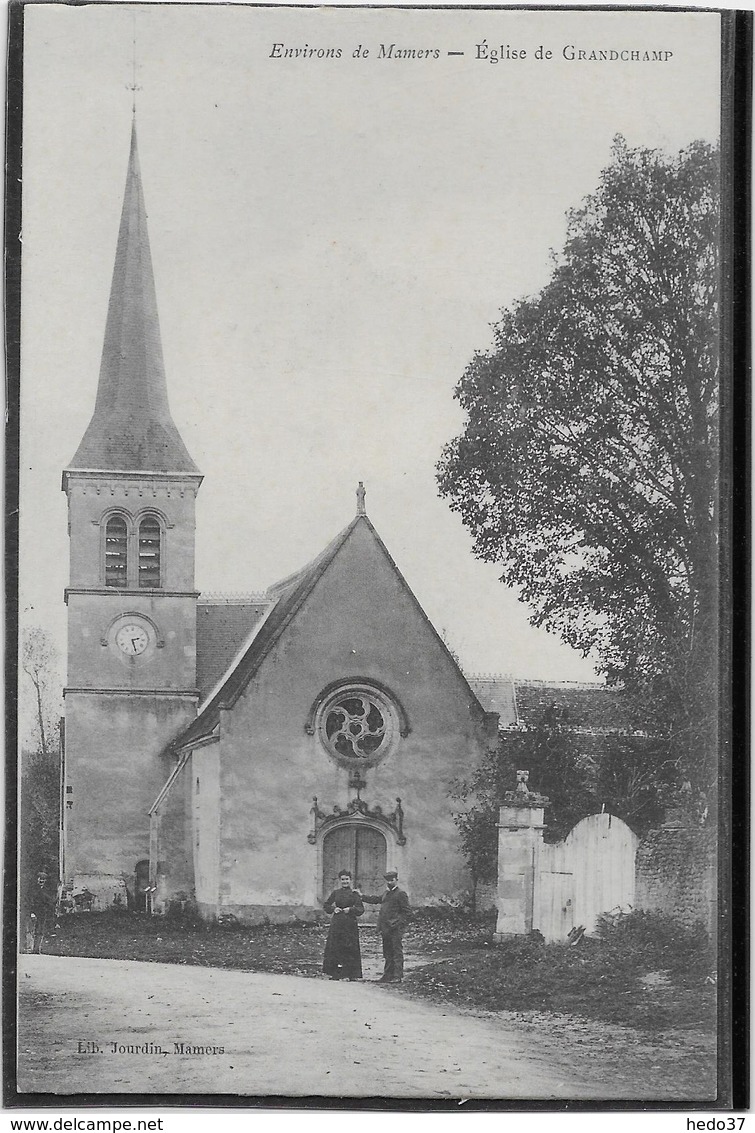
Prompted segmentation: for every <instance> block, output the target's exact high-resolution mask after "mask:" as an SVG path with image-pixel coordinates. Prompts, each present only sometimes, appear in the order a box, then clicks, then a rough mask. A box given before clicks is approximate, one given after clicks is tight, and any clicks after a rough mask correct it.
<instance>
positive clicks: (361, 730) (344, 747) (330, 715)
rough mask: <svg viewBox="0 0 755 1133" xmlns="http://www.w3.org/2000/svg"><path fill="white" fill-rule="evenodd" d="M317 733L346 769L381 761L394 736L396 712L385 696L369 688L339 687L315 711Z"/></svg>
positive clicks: (391, 746)
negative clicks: (316, 711)
mask: <svg viewBox="0 0 755 1133" xmlns="http://www.w3.org/2000/svg"><path fill="white" fill-rule="evenodd" d="M317 731H318V733H319V736H320V739H321V741H322V743H323V745H324V746H325V748H326V749H327V751H328V752H329V754H330V755H331V756H332V757H333V758H334V759H336V760H337V761H338V762H339V763H343V764H345V765H346V766H348V767H357V766H360V767H364V766H370V765H372V764H375V763H377V762H379V760H381V759H383V758H384V757H385V756H386V755H387V754H388V752H389V751H390V750H392V748H393V746H394V743H395V741H396V739H397V737H398V721H397V716H396V710H395V708H394V706H393V705H392V703H391V702H390V700H389V699H388V697H387V696H386V695H385V694H384V693H383V692H382V691H379V690H378V689H374V688H369V687H364V688H362V687H355V686H354V685H351V686H350V687H348V688H343V687H342V688H341V689H339V690H338V691H337V692H335V693H334V694H333V695H331V696H330V697H328V699H327V700H326V701H325V703H324V704H322V705H321V707H320V710H319V712H318V722H317Z"/></svg>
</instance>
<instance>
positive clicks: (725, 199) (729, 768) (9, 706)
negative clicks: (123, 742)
mask: <svg viewBox="0 0 755 1133" xmlns="http://www.w3.org/2000/svg"><path fill="white" fill-rule="evenodd" d="M92 2H93V3H96V4H110V5H111V6H112V0H10V3H9V5H8V51H7V103H6V172H5V214H4V215H5V233H4V235H5V349H6V430H5V445H6V450H5V451H6V458H5V599H6V610H5V633H6V639H5V689H6V727H5V741H6V766H5V812H6V813H5V819H6V825H5V840H4V849H5V872H4V878H3V899H4V909H5V916H4V919H3V925H2V941H3V982H2V990H3V1051H2V1069H3V1105H4V1107H6V1108H8V1109H24V1110H34V1109H45V1108H54V1109H67V1110H70V1109H77V1108H79V1109H83V1108H87V1107H88V1108H97V1109H107V1108H115V1107H122V1108H131V1109H140V1110H145V1109H146V1110H154V1109H162V1108H167V1109H172V1110H176V1109H179V1110H180V1109H183V1108H193V1109H201V1108H207V1109H212V1110H216V1109H221V1108H224V1109H277V1110H292V1109H293V1110H299V1109H305V1110H312V1109H318V1110H350V1111H354V1112H359V1111H368V1110H369V1111H396V1110H401V1111H411V1112H419V1113H422V1112H425V1113H434V1112H443V1111H446V1112H448V1111H451V1112H459V1099H454V1098H449V1099H437V1100H436V1099H427V1100H417V1099H414V1098H412V1099H408V1098H400V1097H396V1098H386V1097H361V1098H324V1097H319V1096H306V1097H304V1096H302V1097H284V1096H278V1095H270V1096H253V1097H247V1096H243V1095H237V1094H210V1095H205V1094H190V1095H189V1094H134V1093H128V1094H66V1095H59V1094H50V1093H24V1094H19V1093H18V1092H17V1090H16V1080H17V1079H16V1071H17V1065H16V1040H17V1023H16V991H17V988H16V968H17V965H16V955H17V922H16V915H15V910H16V907H17V905H16V901H17V876H16V869H15V862H16V846H17V771H18V766H17V731H18V729H17V706H18V700H17V697H18V667H17V656H18V654H17V647H18V548H19V543H18V513H19V417H20V325H21V232H22V226H21V222H22V215H21V190H22V183H21V177H22V153H23V50H24V9H25V6H26V4H27V3H35V4H37V3H65V4H67V5H68V6H79V5H82V4H85V3H92ZM189 3H190V6H195V7H209V6H210V5H209V4H202V3H201V2H200V3H196V4H193V3H191V2H190V0H189ZM144 6H149V7H167V6H168V5H167V4H163V3H159V2H158V3H154V4H153V3H149V4H148V5H144ZM187 6H188V5H187ZM212 6H224V5H212ZM228 6H230V5H228ZM233 6H234V7H235V6H242V7H248V8H257V7H259V8H268V7H271V6H272V5H269V4H261V3H259V4H258V3H246V4H242V5H235V4H234V5H233ZM276 6H278V5H276ZM279 6H280V7H286V8H317V7H320V5H318V4H303V3H288V4H282V5H279ZM343 7H344V8H345V9H346V10H349V9H358V8H362V7H370V8H380V7H387V6H386V5H381V4H364V5H360V4H351V5H343ZM391 7H396V8H398V9H413V10H428V11H433V10H438V9H439V10H448V9H462V8H466V7H467V6H466V5H460V4H433V5H422V4H401V5H395V6H394V5H392V6H391ZM473 7H474V8H475V10H480V11H486V10H493V11H500V10H512V11H544V12H548V11H551V12H559V13H560V12H567V11H590V12H603V11H639V12H649V11H661V12H679V13H684V12H718V13H720V15H721V25H722V28H721V32H722V37H721V61H722V119H721V125H722V219H723V230H722V251H723V269H722V294H723V304H722V308H723V313H722V326H721V343H722V349H721V363H722V382H721V384H722V426H723V428H722V446H721V447H722V458H721V480H720V482H721V486H722V512H721V515H722V519H721V530H722V540H721V542H722V553H721V590H720V594H721V604H720V612H721V640H720V657H721V666H720V668H721V693H722V696H721V706H722V708H721V736H722V752H723V751H725V752H727V754H728V756H729V758H728V759H727V760H723V761H722V769H721V804H722V805H721V818H720V823H719V927H720V939H719V976H720V982H719V1020H718V1028H719V1070H718V1098H717V1100H716V1102H714V1103H707V1104H705V1105H703V1104H702V1103H697V1102H694V1101H692V1102H690V1101H685V1102H673V1101H672V1102H660V1101H659V1102H657V1103H656V1102H646V1101H642V1102H640V1101H638V1100H637V1099H627V1100H610V1101H606V1102H599V1101H597V1102H596V1101H580V1100H576V1099H575V1100H573V1101H571V1100H570V1101H563V1102H550V1101H526V1100H521V1101H515V1100H506V1099H479V1100H474V1099H469V1100H466V1101H465V1104H464V1111H465V1112H498V1111H510V1112H550V1113H563V1112H586V1113H589V1112H610V1111H622V1110H625V1111H627V1110H628V1111H645V1112H649V1111H659V1112H662V1111H665V1112H674V1111H681V1112H694V1111H703V1112H707V1111H718V1110H724V1111H731V1110H735V1111H737V1110H739V1111H741V1110H746V1109H747V1108H748V1106H749V1050H750V1042H749V911H748V902H749V876H748V872H747V864H748V862H749V852H750V826H749V818H750V815H749V800H750V766H749V756H750V737H749V722H750V688H749V682H750V654H749V648H750V640H751V635H750V629H751V612H750V599H751V591H750V574H749V571H750V546H751V544H750V503H751V480H750V452H751V449H750V442H751V428H750V412H751V408H752V404H751V387H750V377H751V344H750V332H751V305H750V304H751V295H752V288H751V281H750V268H751V247H750V218H751V195H752V189H751V183H750V177H751V174H752V162H751V136H752V48H753V13H752V12H750V11H729V10H721V9H718V8H696V7H687V6H680V7H673V8H669V7H662V6H658V5H637V6H634V5H631V4H605V5H599V6H597V5H596V6H593V5H584V4H582V5H580V4H574V5H569V6H564V7H549V6H548V5H547V4H511V5H507V4H475V5H473Z"/></svg>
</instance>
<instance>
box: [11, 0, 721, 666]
mask: <svg viewBox="0 0 755 1133" xmlns="http://www.w3.org/2000/svg"><path fill="white" fill-rule="evenodd" d="M25 17H26V20H25V43H24V154H23V187H22V202H23V241H22V246H23V254H22V271H23V284H22V326H21V334H22V344H21V500H20V532H21V550H20V573H21V593H20V611H21V621H22V626H23V625H41V626H43V627H45V628H46V629H47V630H49V632H50V633H51V635H52V636H53V638H54V640H55V641H56V642H57V643H58V646H59V648H60V650H61V654H63V653H64V648H65V605H64V603H63V591H64V588H65V586H66V584H67V575H68V545H67V544H68V538H67V530H66V501H65V496H64V495H63V493H62V492H61V490H60V482H61V472H62V469H63V468H64V467H66V465H67V463H68V462H69V461H70V459H71V458H72V456H73V454H74V452H75V450H76V448H77V446H78V443H79V441H80V439H81V437H82V435H83V432H84V430H85V428H86V425H87V424H88V422H89V419H90V417H91V414H92V410H93V407H94V399H95V394H96V388H97V379H98V375H99V364H100V354H101V350H102V340H103V334H104V328H105V316H106V310H107V302H108V294H109V287H110V279H111V275H112V269H113V259H114V253H115V244H116V237H117V231H118V223H119V219H120V209H121V202H122V196H123V189H124V184H125V176H126V166H127V161H128V149H129V136H130V129H131V115H132V106H131V103H132V97H133V92H132V91H131V90H129V89H128V88H129V86H131V85H133V82H134V79H133V59H134V48H133V40H134V32H135V36H136V85H137V87H138V90H137V91H136V94H135V97H136V108H137V109H136V116H137V128H138V136H139V152H140V161H141V169H142V178H143V185H144V193H145V199H146V205H147V212H148V218H149V230H150V242H151V248H152V258H153V265H154V272H155V280H156V288H157V299H158V307H159V312H160V324H161V330H162V339H163V351H164V356H165V364H166V373H167V380H168V393H169V398H170V404H171V410H172V413H173V417H174V420H175V422H176V424H177V426H178V428H179V431H180V433H181V435H182V437H183V439H184V441H185V443H186V446H187V448H188V450H189V452H190V453H191V455H192V457H193V458H194V460H195V462H196V463H197V465H198V466H199V468H200V470H201V471H202V472H203V474H204V477H205V479H204V482H203V484H202V487H201V489H200V492H199V496H198V500H197V575H196V582H197V587H198V588H199V589H200V590H204V591H243V592H248V591H260V590H264V589H265V588H266V587H267V586H269V585H270V584H271V583H273V582H274V581H276V580H277V579H279V578H282V577H284V576H286V575H287V574H289V573H291V572H292V571H294V570H296V569H298V568H299V567H300V566H302V565H304V564H305V563H306V562H308V561H309V560H310V559H311V558H313V557H314V556H315V555H316V554H318V553H319V551H320V550H321V549H322V548H323V547H324V546H325V544H326V543H327V542H329V540H330V539H331V538H332V537H333V536H334V535H335V534H336V533H337V532H338V531H339V530H340V529H341V528H343V527H344V526H345V525H346V524H347V523H348V522H349V521H350V519H351V518H352V516H353V514H354V512H355V508H356V501H355V494H354V493H355V489H356V487H357V483H358V481H359V480H363V481H364V483H365V486H366V488H367V499H366V503H367V512H368V514H369V516H370V518H371V519H372V521H373V523H374V524H375V526H376V528H377V530H378V531H379V533H380V535H381V536H382V538H383V540H384V541H385V543H386V544H387V546H388V549H389V550H390V552H391V554H392V556H393V558H394V559H395V561H396V563H397V565H398V567H399V569H400V570H401V571H402V573H403V574H404V576H405V578H406V579H407V581H408V583H409V585H410V586H411V587H412V589H413V590H414V592H415V594H416V595H417V597H418V599H419V601H420V603H421V604H422V606H423V607H424V609H425V611H426V612H427V614H428V615H429V617H430V619H431V621H432V622H433V623H434V625H435V626H436V628H437V629H438V630H439V631H440V632H442V633H444V635H445V636H446V638H447V640H448V642H449V644H450V645H451V647H452V648H453V649H454V650H455V651H456V653H457V654H458V655H459V657H460V660H461V662H462V665H463V667H464V668H465V670H466V671H467V672H468V673H483V672H487V673H491V672H496V673H513V674H514V675H518V676H526V677H530V678H543V679H550V680H585V679H592V678H593V677H594V668H593V664H592V661H591V659H589V658H588V659H585V658H582V657H581V656H580V655H579V654H577V653H575V652H574V651H573V650H571V649H570V648H568V647H567V646H566V645H565V644H563V643H562V642H561V641H560V640H559V639H558V638H557V637H555V636H553V635H550V634H548V633H546V632H545V631H544V630H538V629H535V628H533V627H532V626H531V625H530V624H529V620H528V619H529V616H530V611H528V609H527V608H526V606H524V605H523V604H522V603H521V602H520V601H519V600H518V598H517V595H516V593H515V592H513V591H511V590H510V589H507V588H506V587H504V586H503V585H502V584H501V583H500V581H499V575H500V569H498V568H496V565H495V564H486V563H482V562H479V561H477V560H476V559H475V558H474V556H473V554H472V540H471V537H470V535H469V534H468V533H467V532H466V531H465V529H464V527H463V526H462V523H461V520H460V519H459V517H458V515H457V514H455V513H454V512H452V511H451V510H450V508H449V506H448V503H447V502H446V501H445V500H443V499H441V498H440V497H439V496H438V492H437V485H436V481H435V465H436V462H437V460H438V458H439V456H440V454H441V451H442V448H443V445H444V444H445V443H446V442H447V441H448V440H450V439H451V438H453V437H454V436H455V435H456V434H458V433H459V432H460V430H461V429H462V428H463V424H464V418H463V414H462V412H461V410H460V409H459V406H458V404H457V403H456V402H455V401H454V398H453V390H454V386H455V385H456V383H457V382H458V380H459V379H460V377H461V376H462V374H463V372H464V370H465V367H466V365H467V363H468V362H469V360H470V359H471V357H472V356H473V354H474V353H475V351H477V350H485V349H487V348H489V346H490V345H491V343H492V329H491V327H492V325H493V324H494V323H495V322H496V320H497V318H498V317H499V312H500V310H501V309H502V308H503V307H505V306H507V305H509V304H511V303H512V302H513V301H515V300H516V299H517V298H519V297H521V296H524V295H531V294H535V293H536V292H537V291H538V290H539V289H540V288H542V286H543V285H544V284H545V283H546V282H547V280H548V277H549V273H550V270H551V259H550V253H551V249H558V248H560V247H561V246H562V245H563V241H564V236H565V231H566V213H567V210H568V209H569V208H571V207H574V206H575V205H577V204H578V203H579V202H580V200H581V199H582V198H583V197H584V196H585V195H586V194H588V193H590V192H591V191H593V190H594V189H595V187H596V185H597V182H598V178H599V175H600V171H601V169H602V168H604V167H605V166H606V165H607V164H608V162H609V159H610V149H611V143H612V139H613V138H614V136H615V135H616V134H617V133H621V134H623V135H624V136H625V137H626V139H627V141H628V143H629V144H630V145H631V146H634V145H642V146H651V147H662V148H664V149H666V150H668V151H670V152H673V151H676V150H678V149H680V148H682V147H683V146H685V145H687V144H689V142H691V141H692V140H693V139H696V138H703V139H706V140H708V141H713V140H715V139H716V138H717V137H718V130H719V113H720V97H719V94H720V79H719V17H718V16H717V15H716V14H715V13H701V12H685V13H679V12H659V11H655V12H641V11H630V12H596V11H587V12H565V11H550V12H544V11H510V10H509V11H483V10H479V11H474V10H469V9H467V10H464V9H462V10H418V11H408V10H398V9H374V8H373V9H366V8H365V9H348V10H347V9H343V8H330V9H296V8H283V7H272V8H247V7H243V6H234V5H223V6H212V5H208V6H202V5H196V6H188V5H179V4H169V5H155V6H153V5H147V4H145V5H138V6H129V5H120V4H115V3H111V4H103V5H83V6H67V5H54V4H48V5H39V6H37V5H33V4H30V5H27V7H26V8H25ZM392 43H394V44H396V46H397V47H398V48H411V49H413V50H423V51H429V52H430V53H434V52H435V51H436V50H437V52H438V58H437V59H436V58H434V57H431V58H429V59H428V58H425V59H403V58H402V59H396V58H394V57H391V58H387V57H382V58H381V56H380V45H381V44H384V45H385V49H386V51H387V48H388V47H389V45H390V44H392ZM275 44H280V45H282V46H281V48H280V49H277V48H275V46H274V45H275ZM507 45H508V47H509V52H508V55H509V57H508V58H500V56H501V55H506V51H505V48H506V46H507ZM358 47H359V48H360V52H359V56H358V57H357V58H354V52H355V51H356V49H357V48H358ZM538 47H541V48H542V51H541V54H543V55H546V54H547V52H548V51H551V52H552V57H551V58H550V59H548V58H543V59H538V58H536V54H535V53H536V49H537V48H538ZM287 48H298V49H299V50H300V52H301V51H302V50H303V49H305V48H306V49H309V48H315V49H316V50H319V49H321V48H322V49H326V50H327V49H333V52H335V51H336V50H337V49H338V48H340V50H341V56H340V58H334V57H330V58H317V57H306V56H305V57H302V56H301V54H300V55H299V57H298V58H295V57H289V58H281V57H279V56H280V55H281V54H282V53H283V52H284V51H285V49H287ZM365 48H366V49H367V51H368V52H369V54H368V55H367V56H366V57H365V56H364V49H365ZM501 48H503V49H504V50H503V51H501ZM564 48H566V49H567V51H566V53H567V55H569V54H577V53H578V51H579V50H583V51H585V52H590V51H591V50H599V49H614V50H618V51H621V50H622V49H627V50H640V51H644V50H649V51H653V50H655V51H664V52H668V51H670V52H672V55H671V56H670V57H669V58H667V59H666V60H665V61H664V62H654V63H643V62H621V61H615V62H591V61H589V60H588V59H585V60H582V61H580V60H579V59H578V58H576V59H569V58H564ZM570 48H574V50H573V51H571V50H570ZM449 51H461V52H463V55H453V56H451V55H448V52H449ZM514 51H517V52H520V53H521V52H522V51H526V53H527V55H526V57H525V58H522V57H521V54H520V55H519V56H518V57H516V58H514V57H513V54H512V53H513V52H514ZM491 54H496V55H497V56H499V58H498V61H496V62H493V61H491ZM486 55H487V58H485V56H486ZM61 673H62V669H61Z"/></svg>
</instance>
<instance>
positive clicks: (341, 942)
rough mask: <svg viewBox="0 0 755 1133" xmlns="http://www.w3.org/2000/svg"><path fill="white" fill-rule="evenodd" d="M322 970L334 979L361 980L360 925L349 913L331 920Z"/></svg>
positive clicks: (337, 915) (341, 914) (338, 915)
mask: <svg viewBox="0 0 755 1133" xmlns="http://www.w3.org/2000/svg"><path fill="white" fill-rule="evenodd" d="M322 970H323V971H324V972H325V975H326V976H332V977H333V979H334V980H361V978H362V953H361V952H360V950H359V925H358V924H357V922H356V920H355V919H354V917H352V916H350V915H349V914H348V913H338V914H336V915H335V916H334V917H333V919H332V920H331V922H330V929H329V930H328V939H327V940H326V941H325V956H324V957H323V962H322Z"/></svg>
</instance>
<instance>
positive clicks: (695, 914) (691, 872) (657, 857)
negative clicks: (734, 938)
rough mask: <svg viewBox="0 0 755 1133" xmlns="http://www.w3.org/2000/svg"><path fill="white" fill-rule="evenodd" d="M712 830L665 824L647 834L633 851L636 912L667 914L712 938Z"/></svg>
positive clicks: (714, 901)
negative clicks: (702, 929) (698, 927)
mask: <svg viewBox="0 0 755 1133" xmlns="http://www.w3.org/2000/svg"><path fill="white" fill-rule="evenodd" d="M716 866H717V835H716V831H715V830H707V829H701V828H700V827H694V826H682V825H678V826H677V825H671V824H667V825H666V826H664V827H662V828H661V829H660V830H652V831H651V832H650V833H649V834H648V835H647V836H646V837H645V838H644V839H643V840H642V842H641V843H640V846H639V849H638V851H637V873H636V894H635V900H636V904H637V907H638V908H639V909H643V910H645V911H647V912H650V911H653V912H661V913H668V914H669V915H670V916H673V917H677V918H678V919H679V920H681V921H683V922H684V923H685V924H687V925H692V924H695V923H696V922H702V923H703V924H704V925H705V927H706V929H707V930H708V932H710V933H713V932H714V931H715V927H716V919H717V868H716Z"/></svg>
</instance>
